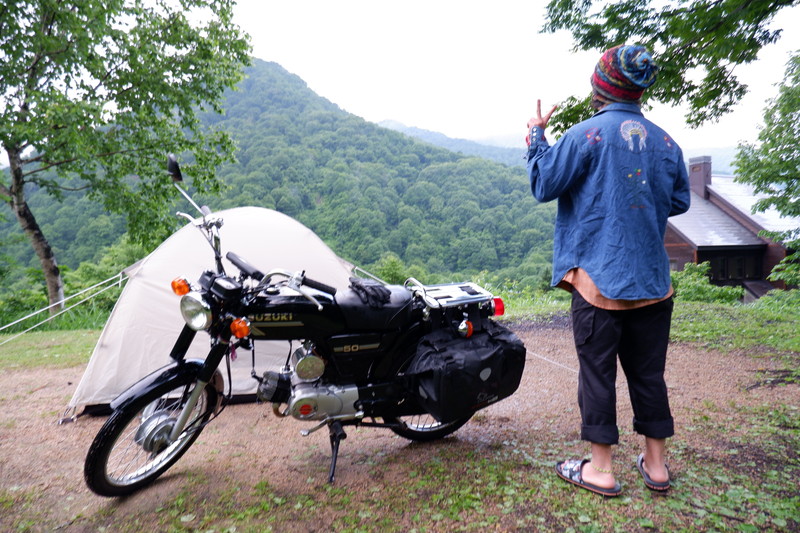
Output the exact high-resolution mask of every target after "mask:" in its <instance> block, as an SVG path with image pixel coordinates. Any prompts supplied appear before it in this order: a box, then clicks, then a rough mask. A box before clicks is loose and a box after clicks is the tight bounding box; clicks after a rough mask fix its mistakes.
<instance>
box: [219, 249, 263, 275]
mask: <svg viewBox="0 0 800 533" xmlns="http://www.w3.org/2000/svg"><path fill="white" fill-rule="evenodd" d="M225 257H227V258H228V261H230V262H231V263H233V266H235V267H236V268H238V269H239V270H240V271H242V272H244V273H245V274H247V275H248V276H250V277H251V278H254V279H257V280H258V281H261V280H262V279H264V273H263V272H261V271H260V270H259V269H257V268H256V267H254V266H252V265H251V264H250V263H248V262H247V261H245V260H244V259H242V258H241V257H239V256H238V255H236V254H235V253H233V252H228V253H227V254H225Z"/></svg>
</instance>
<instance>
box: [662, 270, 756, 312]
mask: <svg viewBox="0 0 800 533" xmlns="http://www.w3.org/2000/svg"><path fill="white" fill-rule="evenodd" d="M709 270H711V265H710V264H709V263H708V262H707V261H706V262H704V263H700V264H698V265H696V264H694V263H686V264H685V265H684V267H683V270H682V271H680V272H673V273H672V286H673V287H674V288H675V297H676V299H678V300H684V301H688V302H709V303H712V302H715V303H727V304H731V303H736V302H739V301H741V299H742V298H743V297H744V289H743V288H742V287H721V286H719V285H714V284H712V283H711V279H710V276H709V274H708V271H709Z"/></svg>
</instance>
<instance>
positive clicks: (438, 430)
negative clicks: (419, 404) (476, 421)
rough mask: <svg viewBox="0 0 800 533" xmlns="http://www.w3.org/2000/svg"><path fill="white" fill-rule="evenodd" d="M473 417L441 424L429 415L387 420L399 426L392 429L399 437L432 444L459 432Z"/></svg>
mask: <svg viewBox="0 0 800 533" xmlns="http://www.w3.org/2000/svg"><path fill="white" fill-rule="evenodd" d="M470 418H472V415H471V414H470V415H469V416H465V417H462V418H459V419H457V420H453V421H451V422H439V421H438V420H436V419H435V418H434V417H432V416H431V415H429V414H424V415H414V416H403V417H400V418H391V419H388V420H385V422H388V423H390V424H397V426H395V427H392V428H391V429H392V431H394V432H395V433H396V434H397V435H400V436H401V437H403V438H405V439H409V440H413V441H416V442H430V441H433V440H438V439H442V438H444V437H446V436H448V435H450V434H451V433H454V432H455V431H457V430H458V429H459V428H461V426H463V425H464V424H466V423H467V422H469V420H470Z"/></svg>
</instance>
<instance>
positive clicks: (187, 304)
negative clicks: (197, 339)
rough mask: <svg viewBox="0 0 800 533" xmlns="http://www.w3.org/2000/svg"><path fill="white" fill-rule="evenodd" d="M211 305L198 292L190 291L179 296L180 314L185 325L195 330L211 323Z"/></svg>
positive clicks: (205, 327)
mask: <svg viewBox="0 0 800 533" xmlns="http://www.w3.org/2000/svg"><path fill="white" fill-rule="evenodd" d="M212 314H213V313H212V312H211V306H210V305H208V304H207V303H206V301H205V300H203V297H202V296H201V295H200V293H198V292H190V293H189V294H186V295H184V296H183V297H182V298H181V315H183V319H184V320H185V321H186V325H188V326H189V327H190V328H192V329H193V330H195V331H200V330H203V329H207V328H208V327H209V326H210V325H211V318H212Z"/></svg>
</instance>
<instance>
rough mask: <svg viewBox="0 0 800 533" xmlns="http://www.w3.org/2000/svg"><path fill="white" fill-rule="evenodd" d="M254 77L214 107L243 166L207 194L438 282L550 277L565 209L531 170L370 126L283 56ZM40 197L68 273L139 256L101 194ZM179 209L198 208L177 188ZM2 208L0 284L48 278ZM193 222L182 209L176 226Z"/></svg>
mask: <svg viewBox="0 0 800 533" xmlns="http://www.w3.org/2000/svg"><path fill="white" fill-rule="evenodd" d="M246 73H247V77H246V79H245V80H244V81H242V82H241V83H240V84H239V85H238V87H237V90H235V91H229V92H228V94H227V96H226V102H225V114H224V115H222V116H220V115H215V114H210V113H209V114H208V115H205V116H204V120H205V122H206V123H207V124H208V125H213V126H215V127H220V128H223V129H225V130H226V131H229V132H230V133H231V134H232V135H233V136H234V138H235V140H236V143H237V146H238V148H237V152H236V158H237V162H235V163H232V164H227V165H225V166H223V167H221V168H219V169H218V172H219V175H220V176H221V177H222V181H223V182H224V184H225V190H224V192H223V193H222V194H221V195H220V196H219V197H213V198H212V197H206V198H203V197H200V198H197V200H198V202H199V203H205V204H207V205H209V206H210V207H211V208H212V209H214V210H219V209H225V208H231V207H237V206H246V205H256V206H262V207H267V208H271V209H275V210H278V211H281V212H283V213H285V214H287V215H290V216H292V217H294V218H295V219H297V220H299V221H300V222H302V223H303V224H305V225H306V226H308V227H309V228H311V229H312V230H313V231H314V232H316V233H317V234H318V235H319V236H320V237H321V238H322V239H323V240H324V241H325V242H326V243H327V244H328V245H329V246H330V247H331V248H332V249H333V250H334V251H335V252H336V253H337V254H339V255H340V256H342V257H343V258H345V259H347V260H349V261H351V262H352V263H354V264H356V265H358V266H361V267H363V268H365V269H367V270H371V271H376V270H378V271H380V270H381V268H382V267H385V266H386V263H387V261H388V262H389V263H391V264H392V265H393V267H394V270H396V271H399V273H401V274H403V275H414V276H416V277H420V279H423V280H426V281H427V280H431V281H441V280H446V279H448V278H453V277H459V276H460V277H463V276H474V275H476V274H478V273H480V272H484V273H488V276H490V277H491V278H492V279H497V280H498V281H503V280H513V281H514V282H515V283H519V284H522V285H523V286H530V287H538V286H542V285H543V284H545V283H546V281H547V280H548V279H549V269H550V259H551V250H552V240H551V239H552V229H553V228H552V226H553V220H554V216H555V206H554V205H541V204H538V203H537V202H536V201H535V200H534V199H533V197H532V196H531V194H530V191H529V186H528V182H527V178H526V177H525V172H524V169H523V168H522V167H521V166H519V165H514V166H508V165H506V164H503V163H499V162H495V161H491V160H487V159H483V158H479V157H470V156H465V155H463V154H460V153H455V152H452V151H449V150H446V149H444V148H439V147H436V146H434V145H432V144H428V143H425V142H421V141H419V140H416V139H414V138H412V137H409V136H407V135H404V134H402V133H399V132H397V131H393V130H390V129H387V128H382V127H380V126H378V125H376V124H373V123H370V122H367V121H365V120H363V119H361V118H359V117H356V116H353V115H351V114H349V113H346V112H344V111H343V110H341V109H340V108H339V107H338V106H336V105H335V104H333V103H331V102H329V101H328V100H326V99H324V98H321V97H319V96H318V95H316V94H315V93H314V92H313V91H311V90H310V89H309V88H308V87H307V85H306V84H305V82H303V80H301V79H300V78H299V77H297V76H295V75H292V74H290V73H288V72H287V71H286V70H284V69H283V68H282V67H280V66H279V65H277V64H275V63H267V62H264V61H260V60H254V62H253V65H252V66H251V67H249V68H248V69H247V72H246ZM166 155H167V154H164V161H165V166H166ZM521 155H522V150H520V157H521ZM165 179H168V177H167V175H166V173H165ZM187 185H188V186H189V188H191V182H189V183H188V184H187ZM30 205H31V209H32V210H33V211H34V214H35V216H36V218H37V220H39V222H40V224H41V226H42V229H43V231H44V233H45V235H46V236H47V237H48V239H50V241H51V243H52V244H53V247H54V250H55V253H56V257H57V258H58V261H59V264H60V265H61V266H62V267H66V268H64V270H66V271H70V270H72V271H74V270H76V269H78V268H79V267H80V265H81V264H92V265H94V264H99V263H105V264H108V260H107V258H106V256H107V255H108V254H109V253H114V254H116V255H115V256H116V257H117V258H119V256H120V255H121V256H122V257H124V258H125V260H131V259H132V257H131V253H132V252H130V250H127V251H126V253H123V254H120V252H119V247H120V246H121V245H120V244H119V242H120V240H121V239H123V237H124V232H125V221H124V220H123V219H122V218H121V217H120V216H118V215H111V214H108V213H107V212H105V211H104V210H103V208H102V205H101V204H100V203H99V202H96V201H95V200H94V199H93V198H91V197H87V196H85V195H84V194H82V193H81V192H71V193H65V194H64V195H63V198H61V199H60V200H55V199H53V198H52V197H50V196H48V195H45V194H43V193H42V194H36V192H35V191H34V192H33V194H31V196H30ZM175 205H176V209H180V210H183V211H188V210H189V206H188V205H186V202H185V200H182V199H181V198H179V197H178V195H177V192H176V204H175ZM0 217H2V221H0V235H2V236H1V237H0V243H1V244H2V252H0V287H2V289H0V291H3V292H5V296H8V294H9V293H10V292H13V291H18V290H19V289H20V288H21V287H23V286H24V287H25V288H31V287H34V286H36V285H37V284H40V283H42V282H41V275H39V274H37V269H38V268H39V265H38V261H37V260H36V259H35V257H34V256H33V253H32V251H31V249H30V244H29V242H28V240H27V239H25V238H24V236H23V235H22V233H21V231H20V229H19V227H18V224H17V222H16V220H14V219H13V218H12V215H11V212H10V211H9V210H8V209H7V208H4V210H3V211H0ZM182 223H183V222H182V221H181V220H179V219H178V218H175V225H174V227H173V229H177V228H178V227H179V226H180V225H181V224H182ZM254 229H256V230H259V229H260V230H262V231H269V228H254ZM223 232H224V229H223ZM166 236H167V235H163V236H159V238H164V237H166ZM146 251H147V250H139V251H138V252H137V253H138V254H139V255H141V254H144V253H145V252H146ZM242 253H246V252H245V251H242ZM134 255H136V254H135V253H134ZM112 263H113V262H112ZM114 266H115V267H119V268H121V267H123V266H126V265H124V264H115V265H114ZM259 266H260V267H261V268H274V267H279V266H280V265H259ZM84 268H88V265H87V266H86V267H84ZM384 271H385V268H384ZM484 276H487V274H484ZM68 289H69V287H68ZM42 291H44V289H43V288H42ZM3 296H4V295H3V293H2V292H0V298H2V297H3Z"/></svg>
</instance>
